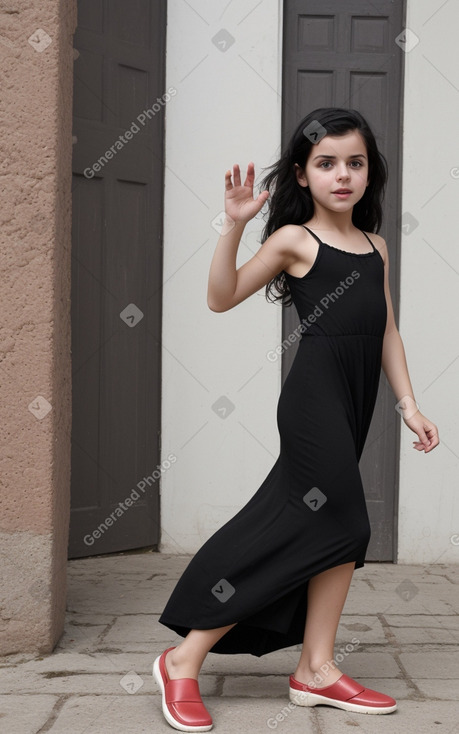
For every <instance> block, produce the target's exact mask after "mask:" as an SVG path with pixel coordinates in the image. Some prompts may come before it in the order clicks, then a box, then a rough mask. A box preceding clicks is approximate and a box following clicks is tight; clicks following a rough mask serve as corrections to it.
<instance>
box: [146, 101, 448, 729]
mask: <svg viewBox="0 0 459 734" xmlns="http://www.w3.org/2000/svg"><path fill="white" fill-rule="evenodd" d="M271 168H272V169H273V170H272V171H271V172H270V173H269V174H268V175H267V176H266V178H265V179H264V181H263V187H266V188H265V190H264V191H262V193H260V194H259V195H258V197H257V198H256V199H254V198H253V183H254V165H253V163H249V165H248V168H247V176H246V179H245V182H244V184H242V183H241V176H240V170H239V166H238V165H235V166H234V167H233V177H232V176H231V171H227V172H226V174H225V212H226V220H225V224H224V226H223V229H222V232H221V236H220V238H219V240H218V243H217V248H216V251H215V254H214V257H213V260H212V263H211V267H210V274H209V285H208V305H209V308H210V309H211V310H212V311H218V312H221V311H227V310H228V309H230V308H233V307H234V306H236V305H237V304H238V303H241V301H243V300H244V299H246V298H248V297H249V296H251V295H252V294H254V293H256V292H257V291H258V290H259V289H260V288H262V287H263V286H265V285H266V295H267V297H268V298H269V297H270V296H271V298H273V299H274V300H278V299H281V300H282V301H283V302H284V303H285V304H286V305H289V304H290V303H291V301H292V299H293V303H294V305H295V307H296V309H297V311H298V315H299V317H300V320H301V323H300V325H299V326H298V327H297V328H296V329H295V331H294V337H293V338H292V340H291V342H293V341H297V342H298V350H297V353H296V356H295V359H294V362H293V365H292V367H291V369H290V372H289V374H288V376H287V379H286V380H285V383H284V385H283V388H282V391H281V394H280V397H279V402H278V409H277V424H278V428H279V433H280V454H279V457H278V459H277V461H276V463H275V464H274V466H273V467H272V469H271V471H270V472H269V474H268V476H267V477H266V479H265V480H264V481H263V483H262V485H261V487H260V488H259V489H258V491H257V492H256V493H255V494H254V495H253V496H252V498H251V499H250V500H249V502H248V503H247V504H246V505H245V506H244V507H243V508H242V509H241V510H240V511H239V512H238V513H237V514H236V515H235V516H234V517H233V518H232V519H231V520H229V522H227V523H226V524H225V525H224V526H223V527H221V528H220V529H219V530H218V531H217V532H216V533H215V534H214V535H213V536H212V537H211V538H210V539H209V540H208V541H207V542H206V543H205V544H204V545H203V546H202V548H201V549H200V550H199V551H198V553H196V555H195V556H194V557H193V558H192V560H191V562H190V563H189V565H188V567H187V568H186V570H185V572H184V573H183V575H182V577H181V578H180V580H179V582H178V583H177V585H176V587H175V589H174V591H173V593H172V595H171V597H170V599H169V601H168V603H167V605H166V607H165V609H164V611H163V614H162V615H161V617H160V620H159V621H160V622H161V623H162V624H164V625H166V626H167V627H169V628H170V629H172V630H174V631H175V632H176V633H178V634H179V635H181V636H182V637H184V638H185V639H184V640H183V641H182V642H181V643H180V644H179V645H177V646H175V647H169V648H168V649H167V650H165V651H164V652H163V653H162V655H160V656H159V657H158V658H157V659H156V660H155V662H154V664H153V675H154V677H155V680H156V681H157V683H158V685H159V687H160V690H161V693H162V710H163V713H164V716H165V718H166V720H167V721H168V722H169V724H171V725H172V726H173V727H175V728H176V729H178V730H180V731H207V730H209V729H211V727H212V718H211V716H210V714H209V713H208V711H207V710H206V708H205V706H204V704H203V702H202V699H201V696H200V692H199V686H198V680H197V679H198V674H199V671H200V668H201V666H202V663H203V661H204V659H205V657H206V655H207V653H208V652H216V653H251V654H252V655H256V656H261V655H265V654H266V653H268V652H271V651H273V650H278V649H281V648H285V647H288V646H291V645H296V644H299V643H301V642H302V643H303V646H302V652H301V655H300V657H299V660H298V665H297V667H296V670H295V672H294V674H293V675H291V676H290V679H289V696H290V700H291V701H293V702H294V703H296V704H298V705H302V706H315V705H317V704H328V705H331V706H335V707H337V708H341V709H344V710H346V711H354V712H362V713H369V714H386V713H390V712H392V711H394V710H395V709H396V702H395V700H394V699H393V698H390V697H389V696H386V695H384V694H382V693H378V692H376V691H373V690H371V689H369V688H365V687H364V686H362V685H361V684H360V683H358V682H356V681H355V680H352V679H351V678H349V677H348V676H347V675H346V674H345V673H343V672H342V671H341V670H339V668H338V667H337V666H336V664H335V663H334V661H333V648H334V643H335V637H336V632H337V628H338V623H339V619H340V615H341V612H342V609H343V606H344V602H345V600H346V595H347V592H348V589H349V585H350V582H351V578H352V574H353V571H354V569H355V568H361V567H362V566H363V565H364V560H365V553H366V550H367V546H368V542H369V539H370V526H369V520H368V513H367V508H366V503H365V496H364V492H363V487H362V481H361V476H360V472H359V466H358V462H359V459H360V457H361V454H362V451H363V447H364V444H365V440H366V436H367V433H368V429H369V426H370V421H371V418H372V415H373V410H374V406H375V401H376V395H377V391H378V384H379V378H380V371H381V367H382V368H383V370H384V372H385V375H386V377H387V379H388V381H389V383H390V385H391V388H392V390H393V392H394V394H395V397H396V400H397V404H396V406H395V407H396V408H397V409H398V410H399V411H400V412H401V413H402V415H403V420H404V422H405V424H406V425H407V426H408V427H409V428H410V429H411V430H412V431H413V432H414V433H415V434H417V436H418V439H419V440H418V441H414V442H413V443H414V446H413V448H415V449H416V450H418V451H424V452H425V453H428V452H430V451H432V449H433V448H435V447H436V446H437V445H438V443H439V438H438V431H437V427H436V426H435V425H434V424H433V423H432V422H431V421H430V420H428V419H427V418H426V417H425V416H424V415H422V413H420V411H419V410H418V408H417V404H416V401H415V398H414V394H413V389H412V386H411V382H410V378H409V375H408V369H407V365H406V361H405V352H404V347H403V343H402V340H401V338H400V334H399V332H398V330H397V327H396V325H395V321H394V314H393V310H392V303H391V296H390V292H389V279H388V273H389V258H388V250H387V246H386V243H385V241H384V240H383V238H382V237H380V236H379V235H377V234H375V232H376V231H378V230H379V228H380V225H381V215H382V212H381V200H382V196H383V191H384V185H385V182H386V163H385V159H384V157H383V156H382V155H381V154H380V153H379V151H378V149H377V146H376V142H375V139H374V136H373V134H372V132H371V130H370V128H369V126H368V124H367V122H366V121H365V120H364V119H363V117H362V116H361V115H360V114H359V113H358V112H356V111H354V110H346V109H337V108H324V109H317V110H314V111H313V112H311V113H310V114H309V115H308V116H307V117H306V118H304V119H303V120H302V121H301V123H300V124H299V125H298V128H297V129H296V131H295V133H294V134H293V137H292V139H291V141H290V143H289V145H288V147H287V149H286V150H285V152H284V153H283V155H282V156H281V158H280V160H279V161H278V162H277V163H276V164H275V165H274V166H273V167H271ZM268 197H270V211H269V217H268V220H267V223H266V226H265V229H264V231H263V236H262V241H263V244H262V246H261V248H260V250H259V251H258V252H257V254H256V255H255V256H254V257H252V258H251V259H250V260H249V261H248V262H247V263H245V264H244V265H243V266H242V267H240V268H239V269H237V270H236V254H237V250H238V247H239V243H240V240H241V236H242V233H243V231H244V227H245V225H246V223H247V222H248V221H249V220H250V219H252V217H254V216H255V215H256V214H257V213H258V212H259V211H260V210H261V208H262V206H263V205H264V203H265V202H266V201H267V200H268Z"/></svg>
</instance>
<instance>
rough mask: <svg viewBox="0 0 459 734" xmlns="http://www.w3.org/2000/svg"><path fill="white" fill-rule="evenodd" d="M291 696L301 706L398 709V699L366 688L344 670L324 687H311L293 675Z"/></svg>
mask: <svg viewBox="0 0 459 734" xmlns="http://www.w3.org/2000/svg"><path fill="white" fill-rule="evenodd" d="M289 695H290V700H291V701H293V703H296V704H297V706H317V704H326V705H328V706H336V708H339V709H344V710H345V711H356V712H358V713H361V714H390V713H391V712H392V711H395V709H396V708H397V702H396V701H395V699H394V698H391V697H390V696H385V695H384V694H383V693H378V692H377V691H373V690H372V689H371V688H365V687H364V686H361V685H360V683H357V682H356V681H355V680H353V679H352V678H349V676H347V675H345V674H344V673H343V674H342V676H341V677H340V678H338V680H337V681H336V682H335V683H332V685H331V686H325V687H324V688H310V687H309V686H307V685H306V684H305V683H300V682H299V681H298V680H295V678H294V677H293V675H291V676H290V688H289Z"/></svg>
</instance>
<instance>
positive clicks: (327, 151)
mask: <svg viewBox="0 0 459 734" xmlns="http://www.w3.org/2000/svg"><path fill="white" fill-rule="evenodd" d="M295 166H296V175H297V180H298V183H299V184H300V185H301V186H304V187H306V186H309V190H310V192H311V195H312V198H313V199H314V203H315V205H316V206H317V205H319V207H320V206H322V207H323V208H325V209H328V210H330V211H333V212H346V211H348V210H349V209H352V207H353V206H354V205H355V204H356V203H357V202H358V201H359V200H360V199H361V198H362V196H363V195H364V193H365V189H366V187H367V186H368V183H369V180H368V155H367V149H366V145H365V141H364V140H363V138H362V136H361V135H360V133H359V132H358V131H357V130H351V131H349V132H348V133H345V134H344V135H339V136H332V135H324V137H323V138H322V139H321V140H320V141H319V142H318V143H317V144H316V145H313V146H312V149H311V151H310V153H309V157H308V160H307V163H306V167H305V170H304V171H302V169H301V168H300V166H298V164H295Z"/></svg>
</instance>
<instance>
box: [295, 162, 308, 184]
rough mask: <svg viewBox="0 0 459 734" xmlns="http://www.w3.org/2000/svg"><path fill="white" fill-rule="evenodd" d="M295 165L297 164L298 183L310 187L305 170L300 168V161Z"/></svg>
mask: <svg viewBox="0 0 459 734" xmlns="http://www.w3.org/2000/svg"><path fill="white" fill-rule="evenodd" d="M294 165H295V175H296V180H297V181H298V183H299V184H300V186H303V188H305V189H307V188H308V182H307V179H306V174H305V172H304V171H303V169H302V168H300V166H299V165H298V163H295V164H294Z"/></svg>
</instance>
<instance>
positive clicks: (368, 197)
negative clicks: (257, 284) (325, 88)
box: [260, 107, 387, 306]
mask: <svg viewBox="0 0 459 734" xmlns="http://www.w3.org/2000/svg"><path fill="white" fill-rule="evenodd" d="M319 125H321V126H322V128H324V129H325V130H326V131H327V134H330V135H344V134H346V133H348V132H350V131H352V130H357V131H358V132H359V133H360V135H361V136H362V138H363V140H364V142H365V145H366V149H367V155H368V177H369V184H368V186H367V187H366V190H365V193H364V195H363V196H362V198H361V199H360V201H358V202H357V204H355V206H354V208H353V210H352V222H353V224H354V226H355V227H357V228H358V229H363V230H366V231H367V232H378V231H379V229H380V227H381V222H382V200H383V198H384V190H385V185H386V181H387V162H386V159H385V157H384V156H383V154H382V153H381V152H380V151H379V150H378V146H377V144H376V140H375V137H374V135H373V132H372V131H371V129H370V126H369V125H368V123H367V121H366V120H365V119H364V117H362V115H361V114H360V112H357V110H352V109H343V108H340V107H321V108H319V109H317V110H313V111H312V112H310V113H309V114H308V115H306V117H304V118H303V119H302V120H301V122H300V123H299V124H298V126H297V128H296V130H295V132H294V133H293V135H292V136H291V138H290V141H289V143H288V145H287V148H286V149H285V151H284V152H283V153H282V155H281V157H280V158H279V160H278V161H277V162H276V163H274V164H273V165H272V166H268V168H267V169H264V170H269V169H272V170H271V171H270V173H268V174H267V175H266V176H265V177H264V178H263V180H262V182H261V184H260V189H261V190H268V191H269V193H270V199H269V211H268V219H267V221H266V225H265V227H264V229H263V232H262V236H261V244H262V245H263V243H264V242H265V241H266V240H267V239H268V237H269V236H270V235H271V234H272V233H273V232H275V231H276V230H277V229H279V228H280V227H283V226H284V225H286V224H304V223H305V222H307V221H309V220H310V219H311V217H312V216H313V214H314V201H313V199H312V196H311V193H310V191H309V187H303V186H301V185H300V184H299V183H298V181H297V177H296V173H295V163H297V164H298V165H299V166H300V168H302V169H303V170H304V169H305V167H306V163H307V161H308V158H309V154H310V152H311V149H312V147H313V145H314V143H315V142H316V140H314V134H311V132H312V133H313V131H314V129H315V130H318V131H321V128H320V127H319ZM306 128H308V131H307V133H306ZM321 132H322V131H321ZM319 135H320V133H319ZM323 135H324V133H323V132H322V136H321V137H323ZM319 139H320V138H319ZM276 291H277V294H278V295H276ZM265 295H266V299H267V300H269V301H279V300H280V301H282V303H283V304H284V305H285V306H290V305H291V303H292V299H291V295H290V289H289V287H288V283H287V280H286V278H285V275H284V273H283V272H281V273H278V274H277V275H276V276H275V277H274V278H273V279H272V280H271V281H270V282H269V283H268V284H267V285H266V294H265Z"/></svg>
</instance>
